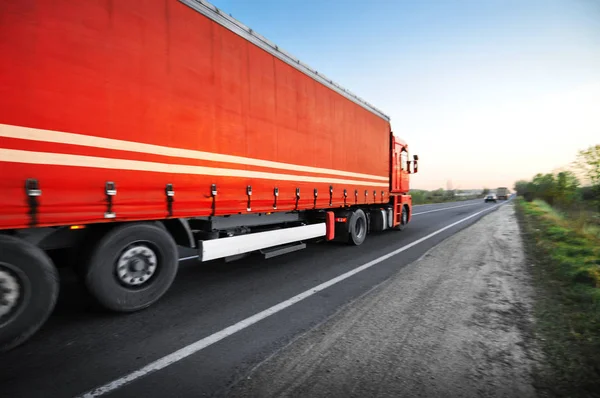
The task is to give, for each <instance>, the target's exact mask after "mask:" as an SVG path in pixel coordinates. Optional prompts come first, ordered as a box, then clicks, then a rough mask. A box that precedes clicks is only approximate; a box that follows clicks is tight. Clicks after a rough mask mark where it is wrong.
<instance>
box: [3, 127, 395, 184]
mask: <svg viewBox="0 0 600 398" xmlns="http://www.w3.org/2000/svg"><path fill="white" fill-rule="evenodd" d="M0 137H7V138H16V139H19V140H29V141H41V142H52V143H55V144H65V145H78V146H85V147H89V148H99V149H111V150H117V151H127V152H135V153H143V154H149V155H160V156H169V157H176V158H184V159H194V160H206V161H209V162H222V163H233V164H242V165H244V166H256V167H266V168H271V169H280V170H292V171H294V172H296V173H298V172H303V173H315V174H316V173H318V174H331V175H334V176H343V177H354V178H362V179H368V180H377V181H384V182H388V180H389V178H388V177H387V176H377V175H373V174H364V173H355V172H351V171H344V170H334V169H326V168H320V167H311V166H303V165H299V164H291V163H282V162H274V161H272V160H263V159H255V158H247V157H243V156H235V155H226V154H223V153H214V152H205V151H197V150H195V149H183V148H176V147H168V146H163V145H154V144H146V143H143V142H136V141H126V140H117V139H114V138H105V137H96V136H93V135H85V134H75V133H67V132H62V131H54V130H44V129H37V128H31V127H22V126H14V125H11V124H2V123H0Z"/></svg>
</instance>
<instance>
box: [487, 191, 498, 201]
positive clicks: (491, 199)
mask: <svg viewBox="0 0 600 398" xmlns="http://www.w3.org/2000/svg"><path fill="white" fill-rule="evenodd" d="M497 200H498V198H496V195H494V194H493V193H492V194H489V195H487V196H486V197H485V203H487V202H494V203H496V201H497Z"/></svg>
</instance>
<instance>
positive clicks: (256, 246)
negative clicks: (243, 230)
mask: <svg viewBox="0 0 600 398" xmlns="http://www.w3.org/2000/svg"><path fill="white" fill-rule="evenodd" d="M325 234H326V227H325V223H321V224H313V225H306V226H303V227H294V228H285V229H278V230H275V231H267V232H258V233H255V234H248V235H240V236H232V237H231V238H221V239H214V240H205V241H200V242H199V244H198V246H199V251H200V253H199V254H200V261H209V260H214V259H217V258H223V257H229V256H234V255H236V254H243V253H249V252H252V251H255V250H261V249H266V248H268V247H273V246H279V245H285V244H287V243H292V242H298V241H301V240H305V239H312V238H318V237H320V236H325Z"/></svg>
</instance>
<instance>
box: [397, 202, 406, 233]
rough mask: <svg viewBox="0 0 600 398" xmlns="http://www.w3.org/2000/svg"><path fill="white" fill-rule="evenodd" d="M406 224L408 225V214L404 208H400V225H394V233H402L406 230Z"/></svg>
mask: <svg viewBox="0 0 600 398" xmlns="http://www.w3.org/2000/svg"><path fill="white" fill-rule="evenodd" d="M406 224H408V212H407V211H406V206H402V214H400V224H398V225H396V226H395V227H394V229H395V230H396V231H402V230H404V228H406Z"/></svg>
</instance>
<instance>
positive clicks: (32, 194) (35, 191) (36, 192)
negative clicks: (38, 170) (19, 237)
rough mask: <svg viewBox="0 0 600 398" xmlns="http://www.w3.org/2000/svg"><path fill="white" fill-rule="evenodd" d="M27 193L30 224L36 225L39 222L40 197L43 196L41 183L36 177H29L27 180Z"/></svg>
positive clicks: (31, 225)
mask: <svg viewBox="0 0 600 398" xmlns="http://www.w3.org/2000/svg"><path fill="white" fill-rule="evenodd" d="M25 193H26V195H27V205H28V207H29V226H30V227H35V226H36V225H37V224H38V211H39V210H38V209H39V201H38V197H40V196H42V190H41V189H40V184H39V183H38V180H36V179H35V178H28V179H27V180H26V181H25Z"/></svg>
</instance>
